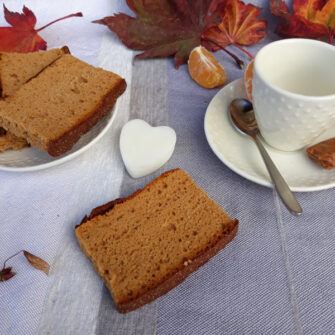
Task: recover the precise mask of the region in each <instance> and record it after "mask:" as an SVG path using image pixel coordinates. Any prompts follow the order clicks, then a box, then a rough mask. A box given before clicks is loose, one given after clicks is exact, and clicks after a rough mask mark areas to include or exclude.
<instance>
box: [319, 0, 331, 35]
mask: <svg viewBox="0 0 335 335" xmlns="http://www.w3.org/2000/svg"><path fill="white" fill-rule="evenodd" d="M314 22H315V23H319V24H321V25H323V26H325V27H328V29H330V30H333V32H332V33H333V35H334V33H335V32H334V30H335V0H329V1H328V2H327V3H326V4H325V5H324V6H323V7H322V9H321V10H318V11H317V12H316V14H315V18H314Z"/></svg>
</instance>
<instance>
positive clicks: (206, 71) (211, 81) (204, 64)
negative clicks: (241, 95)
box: [188, 46, 227, 88]
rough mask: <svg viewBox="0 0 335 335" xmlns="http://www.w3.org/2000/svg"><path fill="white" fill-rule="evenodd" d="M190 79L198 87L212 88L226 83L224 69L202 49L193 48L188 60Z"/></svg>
mask: <svg viewBox="0 0 335 335" xmlns="http://www.w3.org/2000/svg"><path fill="white" fill-rule="evenodd" d="M188 70H189V73H190V76H191V78H192V79H193V80H194V81H195V82H196V83H197V84H199V85H200V86H202V87H205V88H214V87H218V86H221V85H223V84H225V83H226V82H227V75H226V71H225V70H224V68H223V67H222V66H221V65H220V63H219V62H218V61H217V60H216V58H215V57H214V56H213V55H212V54H211V53H210V52H209V51H208V50H207V49H205V48H204V47H202V46H198V47H196V48H194V49H193V50H192V52H191V54H190V57H189V60H188Z"/></svg>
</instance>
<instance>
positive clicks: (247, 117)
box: [228, 99, 302, 215]
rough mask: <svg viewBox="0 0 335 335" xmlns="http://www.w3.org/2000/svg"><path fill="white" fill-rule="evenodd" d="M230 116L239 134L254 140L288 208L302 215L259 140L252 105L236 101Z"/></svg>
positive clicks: (298, 205)
mask: <svg viewBox="0 0 335 335" xmlns="http://www.w3.org/2000/svg"><path fill="white" fill-rule="evenodd" d="M228 114H229V119H230V121H231V123H232V125H233V126H234V128H235V129H236V130H237V131H238V132H240V133H242V134H244V135H249V136H250V137H252V138H253V139H254V141H255V143H256V145H257V147H258V149H259V152H260V154H261V156H262V158H263V160H264V163H265V166H266V168H267V170H268V172H269V175H270V177H271V180H272V182H273V184H274V186H275V188H276V190H277V192H278V194H279V197H280V198H281V200H282V201H283V203H284V205H285V206H286V208H287V209H288V210H289V211H290V212H291V213H293V214H295V215H300V214H301V213H302V209H301V206H300V204H299V203H298V201H297V199H296V198H295V196H294V195H293V193H292V192H291V190H290V188H289V187H288V185H287V183H286V181H285V180H284V178H283V177H282V175H281V174H280V172H279V171H278V169H277V167H276V166H275V164H274V163H273V161H272V159H271V157H270V156H269V154H268V153H267V151H266V150H265V148H264V146H263V144H262V142H261V141H260V139H259V138H258V134H259V129H258V125H257V121H256V118H255V114H254V111H253V107H252V104H251V103H250V102H249V101H248V100H246V99H234V100H233V101H232V102H231V103H230V106H229V112H228Z"/></svg>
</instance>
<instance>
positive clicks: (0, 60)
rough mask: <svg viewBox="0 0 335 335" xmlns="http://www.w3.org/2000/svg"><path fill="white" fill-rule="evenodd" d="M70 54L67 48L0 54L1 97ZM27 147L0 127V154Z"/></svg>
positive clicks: (18, 138) (25, 143)
mask: <svg viewBox="0 0 335 335" xmlns="http://www.w3.org/2000/svg"><path fill="white" fill-rule="evenodd" d="M64 53H70V51H69V49H68V47H63V48H61V49H51V50H48V51H38V52H29V53H16V52H12V53H8V52H1V53H0V92H1V96H2V97H6V96H9V95H12V94H14V93H15V91H17V90H18V89H19V88H20V87H21V86H22V85H24V84H25V83H26V82H27V81H28V80H30V79H31V78H33V77H35V76H36V75H37V74H38V73H40V72H41V71H42V70H43V69H44V68H46V67H47V66H48V65H50V64H51V63H52V62H54V61H55V60H56V59H58V58H59V57H61V55H63V54H64ZM26 146H28V143H27V141H26V140H25V139H23V138H20V137H17V136H15V135H14V134H12V133H11V132H8V131H5V130H4V129H3V128H1V127H0V152H3V151H5V150H8V149H12V150H20V149H22V148H24V147H26Z"/></svg>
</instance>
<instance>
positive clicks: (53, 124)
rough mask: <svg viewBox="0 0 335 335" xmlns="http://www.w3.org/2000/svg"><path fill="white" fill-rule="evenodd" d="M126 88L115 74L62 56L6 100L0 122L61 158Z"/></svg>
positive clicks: (122, 80)
mask: <svg viewBox="0 0 335 335" xmlns="http://www.w3.org/2000/svg"><path fill="white" fill-rule="evenodd" d="M125 89H126V82H125V80H124V79H122V78H121V77H120V76H118V75H117V74H115V73H112V72H109V71H105V70H103V69H101V68H95V67H93V66H91V65H89V64H87V63H85V62H83V61H81V60H79V59H77V58H75V57H73V56H72V55H70V54H65V55H62V57H60V58H58V59H57V60H56V61H54V62H53V63H52V64H50V65H49V66H48V67H47V68H45V69H44V70H43V71H42V72H41V73H39V74H38V75H37V76H36V77H34V78H32V79H31V80H29V81H28V82H27V83H26V84H24V85H23V86H21V88H20V89H19V90H18V91H17V92H16V93H15V94H14V95H12V96H10V97H8V98H6V99H5V100H4V101H1V103H0V124H1V125H2V126H3V127H4V128H5V129H7V130H9V131H10V132H12V133H13V134H14V135H16V136H18V137H23V138H25V139H26V140H27V142H28V143H30V144H31V145H32V146H36V147H37V148H39V149H41V150H44V151H46V152H48V153H49V154H50V155H51V156H54V157H57V156H59V155H61V154H63V153H65V152H67V151H69V150H70V149H71V148H72V147H73V145H74V144H75V143H76V142H77V141H78V140H79V138H80V137H81V136H82V135H83V134H85V133H86V132H87V131H89V130H90V129H91V128H92V127H93V126H94V125H95V124H96V123H97V122H98V121H99V120H100V119H101V118H102V117H103V116H105V115H106V114H107V113H108V112H109V111H110V110H111V109H112V108H113V106H114V104H115V102H116V100H117V98H118V97H119V96H120V95H121V94H122V93H123V92H124V90H125Z"/></svg>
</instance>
